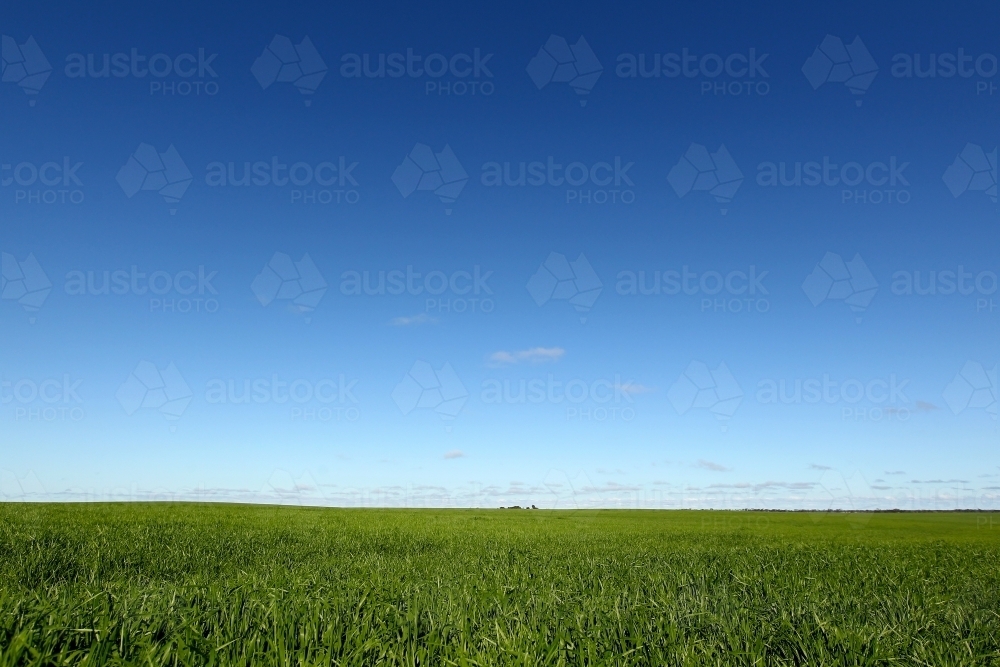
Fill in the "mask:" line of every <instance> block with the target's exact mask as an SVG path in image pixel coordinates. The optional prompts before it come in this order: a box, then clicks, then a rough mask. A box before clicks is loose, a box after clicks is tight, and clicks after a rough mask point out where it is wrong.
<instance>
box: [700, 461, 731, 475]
mask: <svg viewBox="0 0 1000 667" xmlns="http://www.w3.org/2000/svg"><path fill="white" fill-rule="evenodd" d="M698 467H699V468H701V469H702V470H711V471H712V472H728V471H729V468H727V467H726V466H724V465H722V464H721V463H715V462H714V461H706V460H705V459H699V460H698Z"/></svg>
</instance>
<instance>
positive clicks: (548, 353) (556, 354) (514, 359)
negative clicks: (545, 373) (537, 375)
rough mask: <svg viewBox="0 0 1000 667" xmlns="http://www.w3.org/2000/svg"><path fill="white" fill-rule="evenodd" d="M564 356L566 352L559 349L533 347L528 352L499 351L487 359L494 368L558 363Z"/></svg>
mask: <svg viewBox="0 0 1000 667" xmlns="http://www.w3.org/2000/svg"><path fill="white" fill-rule="evenodd" d="M564 354H566V350H564V349H563V348H561V347H533V348H531V349H528V350H515V351H514V352H508V351H507V350H499V351H497V352H494V353H493V354H491V355H490V356H489V357H488V361H489V362H490V364H492V365H494V366H507V365H510V364H520V363H525V362H527V363H532V364H541V363H546V362H553V361H559V359H561V358H562V356H563V355H564Z"/></svg>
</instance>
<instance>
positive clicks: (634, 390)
mask: <svg viewBox="0 0 1000 667" xmlns="http://www.w3.org/2000/svg"><path fill="white" fill-rule="evenodd" d="M621 391H622V393H625V394H628V395H629V396H635V395H637V394H648V393H650V392H653V391H656V387H647V386H646V385H644V384H639V383H638V382H631V381H629V382H626V383H625V384H623V385H622V386H621Z"/></svg>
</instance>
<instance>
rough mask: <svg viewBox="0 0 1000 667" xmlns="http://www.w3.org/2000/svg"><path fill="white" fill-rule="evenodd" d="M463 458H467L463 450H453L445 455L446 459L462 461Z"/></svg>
mask: <svg viewBox="0 0 1000 667" xmlns="http://www.w3.org/2000/svg"><path fill="white" fill-rule="evenodd" d="M463 456H465V452H463V451H462V450H461V449H453V450H451V451H449V452H445V455H444V457H445V458H446V459H460V458H462V457H463Z"/></svg>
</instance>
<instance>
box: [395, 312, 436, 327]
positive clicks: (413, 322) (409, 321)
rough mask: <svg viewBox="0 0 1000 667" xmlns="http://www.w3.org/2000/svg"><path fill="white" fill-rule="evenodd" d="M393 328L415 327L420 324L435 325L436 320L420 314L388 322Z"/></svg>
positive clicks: (396, 318)
mask: <svg viewBox="0 0 1000 667" xmlns="http://www.w3.org/2000/svg"><path fill="white" fill-rule="evenodd" d="M389 324H391V325H392V326H394V327H415V326H420V325H421V324H437V318H434V317H431V316H430V315H428V314H427V313H420V314H418V315H412V316H409V317H407V316H401V317H394V318H392V319H391V320H390V321H389Z"/></svg>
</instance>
